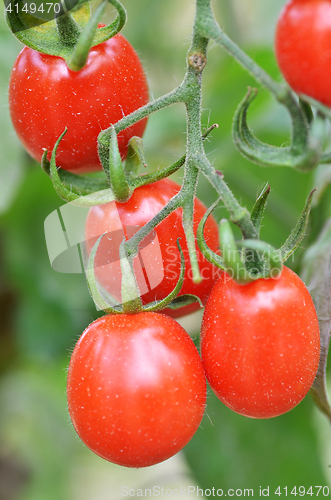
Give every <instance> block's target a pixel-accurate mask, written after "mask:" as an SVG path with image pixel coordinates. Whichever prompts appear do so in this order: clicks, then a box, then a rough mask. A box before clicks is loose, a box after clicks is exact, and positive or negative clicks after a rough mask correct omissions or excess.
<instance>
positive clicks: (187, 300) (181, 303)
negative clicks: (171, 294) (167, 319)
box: [167, 293, 203, 311]
mask: <svg viewBox="0 0 331 500" xmlns="http://www.w3.org/2000/svg"><path fill="white" fill-rule="evenodd" d="M195 302H199V304H200V307H203V304H202V302H201V300H200V299H199V297H197V296H196V295H193V294H191V293H187V294H185V295H180V296H179V297H176V298H175V299H174V300H173V301H172V302H170V304H168V305H167V308H169V309H172V310H173V311H176V310H178V309H181V308H182V307H185V306H189V305H191V304H194V303H195Z"/></svg>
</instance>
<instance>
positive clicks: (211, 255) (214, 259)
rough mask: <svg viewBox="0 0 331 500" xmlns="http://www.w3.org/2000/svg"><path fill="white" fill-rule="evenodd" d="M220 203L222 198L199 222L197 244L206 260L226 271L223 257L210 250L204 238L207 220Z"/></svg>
mask: <svg viewBox="0 0 331 500" xmlns="http://www.w3.org/2000/svg"><path fill="white" fill-rule="evenodd" d="M220 201H221V198H219V199H218V200H216V201H215V203H213V204H212V205H211V206H210V207H209V208H208V210H207V211H206V212H205V214H204V216H203V217H202V219H201V221H200V222H199V225H198V229H197V244H198V247H199V250H200V252H201V253H202V255H203V256H204V258H205V259H206V260H208V262H210V263H211V264H213V265H214V266H215V267H218V268H220V269H223V270H225V264H224V261H223V259H222V257H221V256H220V255H218V254H217V253H215V252H213V251H212V250H211V249H210V248H209V246H208V245H207V243H206V240H205V238H204V236H203V233H204V229H205V225H206V222H207V219H208V217H209V216H210V214H211V213H212V211H213V210H214V209H215V208H216V207H217V205H219V203H220Z"/></svg>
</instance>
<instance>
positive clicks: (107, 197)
mask: <svg viewBox="0 0 331 500" xmlns="http://www.w3.org/2000/svg"><path fill="white" fill-rule="evenodd" d="M66 132H67V129H65V130H64V131H63V132H62V134H61V135H60V137H59V138H58V140H57V141H56V143H55V146H54V149H53V151H52V157H51V161H50V162H48V160H47V150H44V153H43V156H42V159H41V165H42V168H43V169H44V171H45V172H46V173H47V174H48V175H49V176H50V178H51V181H52V184H53V187H54V189H55V191H56V193H57V194H58V195H59V196H60V198H62V199H63V200H65V201H67V202H72V203H74V204H75V205H77V206H84V207H91V206H94V205H101V204H103V203H108V202H110V201H114V200H115V197H114V193H113V191H112V189H111V188H110V186H109V185H108V183H107V182H106V181H102V179H93V178H90V177H87V176H86V177H84V176H82V177H80V176H78V175H75V174H71V173H70V172H67V171H65V170H62V169H60V168H58V167H57V166H56V152H57V148H58V146H59V144H60V142H61V140H62V138H63V137H64V135H65V134H66ZM93 188H95V189H96V191H93Z"/></svg>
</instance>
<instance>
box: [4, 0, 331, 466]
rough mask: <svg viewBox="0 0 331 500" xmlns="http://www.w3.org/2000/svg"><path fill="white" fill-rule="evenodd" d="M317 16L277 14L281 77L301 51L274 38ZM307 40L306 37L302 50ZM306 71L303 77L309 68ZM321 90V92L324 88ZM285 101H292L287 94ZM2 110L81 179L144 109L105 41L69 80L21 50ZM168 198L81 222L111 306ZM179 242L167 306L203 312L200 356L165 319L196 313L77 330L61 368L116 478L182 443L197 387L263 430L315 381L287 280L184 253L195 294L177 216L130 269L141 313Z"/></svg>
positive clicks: (312, 333) (166, 287)
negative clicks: (124, 121)
mask: <svg viewBox="0 0 331 500" xmlns="http://www.w3.org/2000/svg"><path fill="white" fill-rule="evenodd" d="M318 4H320V6H322V5H323V6H324V8H326V7H325V5H327V6H328V7H329V8H331V4H330V2H322V1H312V0H311V1H296V0H293V1H291V2H289V6H288V7H287V10H285V14H284V15H283V17H282V18H281V20H280V24H279V29H278V38H277V49H278V55H279V59H280V63H281V67H284V66H285V67H286V64H287V59H286V56H285V55H284V54H285V52H286V50H285V45H286V47H290V48H291V50H292V47H293V46H294V45H295V44H299V45H300V43H299V42H300V40H299V38H295V35H294V34H293V35H291V36H288V33H287V35H286V37H285V36H284V35H283V31H282V30H283V26H284V25H285V28H286V24H287V23H289V22H290V21H291V19H292V20H293V22H292V24H293V23H294V22H298V21H297V16H296V15H294V14H293V15H292V13H291V12H292V11H291V9H295V8H299V9H301V10H302V11H303V12H304V14H305V12H306V11H307V12H308V13H309V12H310V11H309V8H310V7H311V8H313V7H314V6H316V10H317V6H318ZM321 8H322V7H321ZM305 15H306V16H308V15H310V14H307V13H306V14H305ZM286 16H287V17H286ZM300 23H301V21H300ZM301 27H302V24H300V29H301ZM285 28H284V29H285ZM292 29H293V26H292ZM286 30H288V29H287V28H286ZM297 31H298V30H297ZM285 38H286V40H285ZM313 40H315V39H314V38H313V37H312V36H309V37H307V43H309V44H311V43H312V41H313ZM321 52H322V51H321ZM306 59H307V60H306V62H305V64H308V65H309V64H311V62H310V61H309V60H308V58H306ZM284 74H285V77H288V79H289V80H291V78H290V76H288V74H287V73H286V71H285V72H284ZM314 78H317V77H316V76H315V77H314ZM320 80H321V83H322V82H323V83H325V85H327V83H326V82H327V78H321V79H320ZM293 88H294V89H297V88H296V83H294V84H293ZM299 90H300V91H302V92H306V90H305V89H302V88H301V89H299ZM307 93H309V92H308V91H307ZM315 97H316V96H315ZM317 97H318V98H319V97H320V96H317ZM9 100H10V112H11V117H12V121H13V124H14V126H15V129H16V131H17V134H18V136H19V137H20V139H21V141H22V143H23V144H24V146H25V147H26V149H27V151H28V152H29V153H30V154H31V155H32V156H33V157H34V158H36V159H37V160H38V161H40V159H41V156H42V153H43V149H45V148H46V149H48V151H50V152H51V150H52V148H53V147H54V144H55V142H56V140H57V139H58V137H59V136H60V134H61V133H62V132H63V129H64V127H67V128H68V133H67V134H66V136H65V137H64V139H63V140H62V142H61V143H60V145H59V148H58V153H57V157H56V162H57V165H58V166H60V167H61V168H63V169H65V170H69V171H72V172H75V173H77V172H79V173H81V172H92V171H95V170H100V169H101V165H100V161H99V158H98V154H97V136H98V133H99V132H100V130H102V129H104V128H107V127H108V126H109V125H110V124H111V123H115V122H116V121H118V120H119V119H120V118H122V116H124V115H127V114H129V113H131V112H132V111H134V110H135V109H137V108H139V107H140V106H142V105H144V104H145V103H146V102H147V100H148V89H147V83H146V78H145V75H144V72H143V69H142V67H141V64H140V61H139V59H138V57H137V55H136V53H135V52H134V50H133V48H132V47H131V45H130V44H129V43H128V42H127V41H126V40H125V39H124V38H123V36H121V35H116V36H115V37H113V38H112V39H110V40H108V41H107V42H104V43H102V44H100V45H98V46H96V47H93V48H92V49H91V51H90V54H89V58H88V61H87V65H86V66H85V67H84V68H83V70H81V71H79V72H77V73H75V72H73V71H70V70H69V69H68V68H67V66H66V64H65V62H64V60H62V59H61V58H58V57H53V56H48V55H45V54H40V53H38V52H36V51H34V50H32V49H30V48H27V47H25V48H24V49H23V50H22V52H21V53H20V55H19V56H18V58H17V60H16V62H15V66H14V68H13V72H12V75H11V80H10V90H9ZM145 125H146V121H141V122H139V123H137V124H136V125H134V126H133V127H131V128H130V129H129V130H125V131H123V132H121V133H120V134H119V136H118V141H119V149H120V153H121V156H122V158H125V156H126V152H127V144H128V140H129V139H130V137H132V136H134V135H138V136H141V135H142V134H143V132H144V128H145ZM179 190H180V186H179V185H177V184H176V183H175V182H173V181H171V180H169V179H165V180H162V181H158V182H156V183H154V184H151V185H148V186H144V187H139V188H137V189H136V190H135V191H134V193H133V195H132V197H131V198H130V199H129V201H127V202H125V203H116V202H110V203H105V204H103V205H98V206H94V207H92V208H91V209H90V211H89V213H88V216H87V220H86V242H87V251H88V252H90V251H91V248H92V247H93V245H94V244H95V242H96V240H97V239H98V238H99V237H100V236H101V235H105V234H106V235H107V237H105V238H103V239H102V241H101V242H100V244H99V247H98V250H97V253H96V258H95V274H96V277H97V279H98V281H99V283H100V285H101V286H102V287H103V288H104V289H105V290H106V291H107V292H109V293H110V294H111V295H112V296H113V297H115V298H116V299H117V300H118V301H121V278H122V276H121V267H120V258H119V244H120V243H121V241H122V238H123V233H124V235H125V236H126V238H127V239H129V238H130V236H132V235H133V234H134V233H135V232H136V231H137V229H139V228H141V227H142V226H144V225H145V224H146V223H147V222H148V221H149V220H151V219H152V218H153V217H154V216H155V215H156V214H157V213H158V212H159V211H160V210H161V209H162V208H163V207H164V206H165V205H166V204H167V202H168V201H169V200H170V199H171V198H172V197H173V196H174V195H175V194H177V193H178V191H179ZM205 212H206V207H205V206H204V205H203V204H202V203H201V201H200V200H198V199H195V200H194V231H195V233H196V231H197V226H198V224H199V222H200V220H201V218H202V217H203V215H204V214H205ZM117 236H118V237H117ZM204 237H205V239H206V242H207V243H208V246H209V247H210V248H211V250H213V251H214V252H217V251H218V245H219V241H218V227H217V224H216V222H215V220H214V219H213V217H212V216H209V218H208V219H207V222H206V226H205V231H204ZM178 238H180V239H181V247H182V250H183V253H184V255H185V275H184V281H183V286H182V289H181V291H180V294H181V295H183V294H194V295H196V296H197V297H198V298H199V299H200V300H201V302H202V304H203V305H204V306H205V311H204V315H203V320H202V328H201V345H200V353H199V352H198V350H197V348H196V346H195V344H194V343H193V341H192V339H191V338H190V336H189V335H188V334H187V332H186V331H185V330H184V329H183V328H182V327H181V326H180V325H179V323H178V322H177V321H176V320H175V319H174V318H175V317H178V316H182V315H185V314H189V313H191V312H193V311H194V310H196V309H198V308H199V307H200V305H199V303H198V302H197V303H194V304H191V305H189V306H185V307H183V308H181V309H177V310H171V309H165V310H163V311H161V312H160V313H159V312H158V313H154V312H141V313H137V314H109V315H105V316H103V317H101V318H99V319H97V320H96V321H94V322H93V323H92V324H91V325H89V326H88V328H87V329H86V330H85V332H84V333H83V335H82V336H81V337H80V339H79V341H78V342H77V344H76V346H75V348H74V351H73V353H72V356H71V361H70V366H69V371H68V383H67V397H68V407H69V412H70V416H71V419H72V422H73V425H74V427H75V429H76V431H77V433H78V434H79V436H80V437H81V439H82V440H83V441H84V443H85V444H86V445H87V446H88V447H89V448H90V449H92V450H93V451H94V452H95V453H96V454H98V455H100V456H101V457H103V458H105V459H107V460H109V461H111V462H114V463H116V464H120V465H124V466H127V467H145V466H150V465H153V464H155V463H158V462H161V461H163V460H165V459H167V458H169V457H171V456H172V455H174V454H175V453H177V452H178V451H179V450H180V449H182V448H183V447H184V446H185V445H186V444H187V443H188V441H189V440H190V439H191V438H192V437H193V435H194V434H195V432H196V431H197V429H198V427H199V425H200V423H201V420H202V417H203V414H204V411H205V405H206V378H207V380H208V382H209V384H210V386H211V388H212V389H213V391H214V392H215V394H216V395H217V396H218V398H219V399H220V400H221V401H223V402H224V403H225V404H226V405H227V406H228V407H229V408H231V409H232V410H234V411H235V412H238V413H240V414H242V415H245V416H248V417H255V418H269V417H274V416H277V415H280V414H283V413H285V412H286V411H288V410H290V409H291V408H293V407H294V406H295V405H297V404H298V403H299V402H300V401H301V400H302V399H303V397H304V396H305V395H306V394H307V392H308V391H309V389H310V387H311V385H312V383H313V381H314V378H315V375H316V372H317V369H318V363H319V353H320V340H319V326H318V319H317V316H316V312H315V308H314V305H313V302H312V299H311V297H310V295H309V293H308V290H307V289H306V287H305V285H304V284H303V282H302V281H301V280H300V279H299V278H298V276H297V275H296V274H295V273H294V272H292V271H291V270H290V269H288V268H286V267H284V268H283V271H282V273H281V275H280V277H278V278H277V279H272V278H269V279H260V280H257V281H254V282H252V283H250V284H246V285H239V284H237V283H236V282H235V281H234V279H232V278H231V277H230V276H229V275H228V274H226V273H225V272H222V271H220V270H219V269H217V268H216V267H214V266H213V265H212V264H211V263H210V262H209V261H207V260H206V259H205V258H204V257H203V255H202V254H201V253H200V251H199V249H198V247H197V255H198V261H199V267H200V271H201V275H202V277H203V280H202V281H201V282H200V283H195V282H194V281H193V279H192V269H191V266H190V259H189V256H188V248H187V245H186V243H185V234H184V229H183V222H182V209H177V210H175V211H174V212H173V213H171V214H170V215H169V216H168V217H167V218H166V219H164V220H163V221H162V222H161V223H160V224H159V225H158V226H157V227H156V229H155V230H154V232H153V234H152V235H151V236H150V238H149V240H148V241H145V242H144V241H143V242H142V244H141V248H140V251H139V254H138V255H137V256H136V257H135V260H134V263H133V267H134V272H135V277H136V281H137V285H138V287H139V290H140V293H141V300H142V303H143V304H148V303H149V302H152V301H155V300H160V299H163V298H165V297H166V296H167V295H168V294H169V293H170V292H171V291H172V290H173V288H174V287H175V285H176V283H177V280H178V277H179V273H180V266H181V260H180V254H179V250H178V248H177V244H176V242H177V240H178Z"/></svg>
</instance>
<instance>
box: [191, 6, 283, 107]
mask: <svg viewBox="0 0 331 500" xmlns="http://www.w3.org/2000/svg"><path fill="white" fill-rule="evenodd" d="M197 8H198V12H199V16H198V22H197V30H198V32H199V33H200V35H201V36H203V37H206V38H211V39H212V40H214V41H215V42H216V43H217V44H219V45H221V46H222V47H223V48H224V50H226V52H228V54H229V55H230V56H232V57H233V58H234V59H235V60H236V61H237V62H238V63H239V64H240V65H241V66H242V67H243V68H245V69H246V70H247V71H248V72H249V73H250V74H251V75H252V76H253V77H254V79H255V80H256V81H258V82H259V83H260V84H261V85H263V86H264V87H265V88H267V89H268V90H269V91H270V92H271V93H272V94H274V95H275V97H276V98H277V99H279V98H280V99H282V98H283V95H284V92H287V89H286V87H285V86H284V85H281V84H279V83H277V82H276V81H275V80H273V79H272V78H271V76H270V75H269V74H268V73H266V72H265V71H264V70H263V69H262V68H261V67H260V66H259V65H258V64H257V63H256V62H255V61H254V60H253V59H251V58H250V57H249V56H248V55H247V54H246V53H245V52H243V51H242V50H241V49H240V48H239V47H238V45H237V44H236V43H235V42H234V41H233V40H231V38H229V37H228V36H227V35H226V34H225V33H224V31H223V30H222V29H221V28H220V26H219V25H218V23H217V22H216V20H215V18H214V15H213V12H212V9H211V5H210V0H197Z"/></svg>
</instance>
